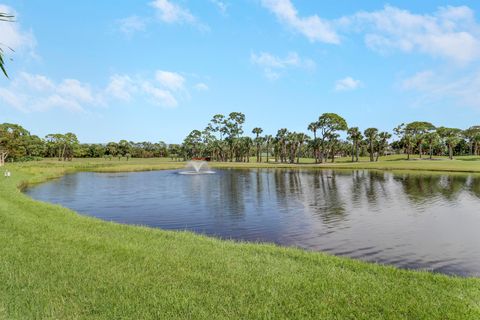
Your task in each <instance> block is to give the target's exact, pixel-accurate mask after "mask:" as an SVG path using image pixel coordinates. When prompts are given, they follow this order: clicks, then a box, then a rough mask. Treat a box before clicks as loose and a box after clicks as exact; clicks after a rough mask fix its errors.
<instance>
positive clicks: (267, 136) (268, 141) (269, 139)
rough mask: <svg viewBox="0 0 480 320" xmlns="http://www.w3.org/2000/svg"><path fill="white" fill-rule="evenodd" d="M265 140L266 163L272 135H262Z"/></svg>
mask: <svg viewBox="0 0 480 320" xmlns="http://www.w3.org/2000/svg"><path fill="white" fill-rule="evenodd" d="M263 139H264V141H265V146H266V147H267V163H268V157H269V156H270V144H271V143H272V140H273V137H272V136H271V135H269V134H267V135H266V136H265V137H263Z"/></svg>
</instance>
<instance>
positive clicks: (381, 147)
mask: <svg viewBox="0 0 480 320" xmlns="http://www.w3.org/2000/svg"><path fill="white" fill-rule="evenodd" d="M391 137H392V135H391V134H390V133H388V132H385V131H383V132H380V133H379V134H378V150H377V158H376V159H375V161H378V158H379V157H380V154H382V155H383V154H384V153H385V149H386V148H387V147H388V139H390V138H391Z"/></svg>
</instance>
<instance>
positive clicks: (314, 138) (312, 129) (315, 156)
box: [308, 122, 318, 163]
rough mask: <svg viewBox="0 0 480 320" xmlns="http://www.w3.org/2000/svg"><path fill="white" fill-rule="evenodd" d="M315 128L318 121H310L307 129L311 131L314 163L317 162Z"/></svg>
mask: <svg viewBox="0 0 480 320" xmlns="http://www.w3.org/2000/svg"><path fill="white" fill-rule="evenodd" d="M317 129H318V122H312V123H310V124H309V125H308V130H310V131H312V132H313V157H314V158H315V163H318V155H317Z"/></svg>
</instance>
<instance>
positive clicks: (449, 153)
mask: <svg viewBox="0 0 480 320" xmlns="http://www.w3.org/2000/svg"><path fill="white" fill-rule="evenodd" d="M448 157H449V158H450V160H453V148H452V146H451V145H449V146H448Z"/></svg>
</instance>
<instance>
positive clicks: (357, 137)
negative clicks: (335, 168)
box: [347, 127, 363, 162]
mask: <svg viewBox="0 0 480 320" xmlns="http://www.w3.org/2000/svg"><path fill="white" fill-rule="evenodd" d="M347 134H348V139H349V140H350V141H352V162H354V157H355V161H356V162H358V153H359V143H360V141H362V139H363V136H362V133H361V132H360V130H359V129H358V127H352V128H350V129H348V131H347Z"/></svg>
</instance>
